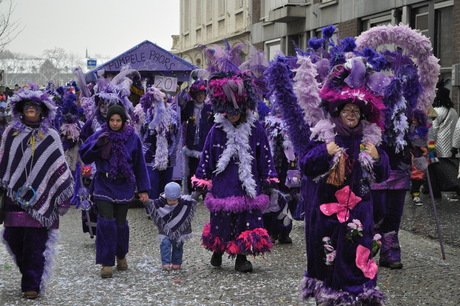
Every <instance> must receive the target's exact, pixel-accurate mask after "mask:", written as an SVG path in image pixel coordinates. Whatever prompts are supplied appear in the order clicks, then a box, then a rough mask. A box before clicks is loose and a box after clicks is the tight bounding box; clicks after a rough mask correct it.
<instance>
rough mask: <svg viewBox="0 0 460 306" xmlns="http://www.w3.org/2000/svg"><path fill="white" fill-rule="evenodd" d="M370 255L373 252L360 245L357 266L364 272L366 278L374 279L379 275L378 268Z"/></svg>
mask: <svg viewBox="0 0 460 306" xmlns="http://www.w3.org/2000/svg"><path fill="white" fill-rule="evenodd" d="M370 254H371V251H370V250H369V249H368V248H366V247H364V246H362V245H361V244H360V245H358V247H357V248H356V266H357V267H358V268H360V269H361V271H363V273H364V276H365V277H367V278H370V279H373V278H374V277H375V275H376V274H377V270H378V267H377V264H376V263H375V261H374V259H372V258H371V259H369V255H370Z"/></svg>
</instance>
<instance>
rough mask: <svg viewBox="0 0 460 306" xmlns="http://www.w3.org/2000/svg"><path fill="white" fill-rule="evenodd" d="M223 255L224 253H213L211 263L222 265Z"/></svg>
mask: <svg viewBox="0 0 460 306" xmlns="http://www.w3.org/2000/svg"><path fill="white" fill-rule="evenodd" d="M222 255H223V253H217V252H214V253H212V257H211V265H212V266H214V267H220V266H221V265H222Z"/></svg>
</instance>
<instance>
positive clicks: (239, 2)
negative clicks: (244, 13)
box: [235, 0, 244, 10]
mask: <svg viewBox="0 0 460 306" xmlns="http://www.w3.org/2000/svg"><path fill="white" fill-rule="evenodd" d="M243 5H244V0H235V10H237V9H240V8H242V7H243Z"/></svg>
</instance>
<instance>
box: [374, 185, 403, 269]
mask: <svg viewBox="0 0 460 306" xmlns="http://www.w3.org/2000/svg"><path fill="white" fill-rule="evenodd" d="M406 192H407V191H406V190H389V189H387V190H373V191H372V198H373V200H374V224H375V232H376V233H379V234H380V235H382V240H381V242H382V246H381V247H380V262H381V263H389V262H393V261H401V247H400V245H399V238H398V233H399V226H400V224H401V217H402V214H403V208H404V201H405V198H406Z"/></svg>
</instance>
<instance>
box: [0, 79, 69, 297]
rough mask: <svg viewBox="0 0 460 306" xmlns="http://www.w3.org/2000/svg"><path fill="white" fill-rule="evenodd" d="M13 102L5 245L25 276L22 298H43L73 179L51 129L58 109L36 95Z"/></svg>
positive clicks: (5, 155)
mask: <svg viewBox="0 0 460 306" xmlns="http://www.w3.org/2000/svg"><path fill="white" fill-rule="evenodd" d="M30 86H31V88H30V89H29V88H23V89H20V90H18V91H16V92H15V94H14V95H13V96H12V97H11V99H10V105H11V109H12V113H13V116H14V122H13V124H12V125H10V126H9V127H8V128H7V129H6V130H5V133H4V135H3V139H2V145H1V147H0V173H1V175H0V186H1V187H2V188H5V189H6V196H7V198H6V203H5V208H4V209H5V219H4V223H5V224H4V226H5V230H4V232H3V239H4V243H5V244H6V246H7V248H8V249H9V251H10V253H11V254H12V256H13V257H14V260H15V262H16V264H17V266H18V268H19V270H20V271H21V274H22V280H21V289H22V292H23V293H24V297H25V298H27V299H35V298H37V297H38V294H40V293H41V294H43V293H44V289H45V285H46V282H47V280H48V278H49V277H50V276H51V264H52V256H51V255H50V254H53V253H54V245H55V244H56V242H57V240H58V230H57V229H58V228H59V216H60V215H61V216H62V215H64V214H65V213H66V212H67V210H68V208H69V201H68V200H69V199H70V198H71V197H72V193H73V177H72V173H71V171H70V169H69V167H68V165H67V163H66V159H65V157H64V150H63V148H62V144H61V140H60V138H59V134H58V133H57V132H56V131H55V130H54V129H53V128H52V120H53V119H54V117H55V114H56V106H55V105H54V102H53V101H52V99H51V98H50V97H49V96H48V95H47V94H46V93H44V92H42V91H40V90H38V89H37V87H36V86H35V85H34V84H30Z"/></svg>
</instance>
